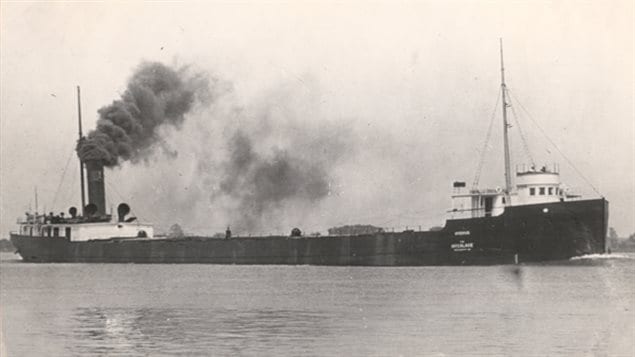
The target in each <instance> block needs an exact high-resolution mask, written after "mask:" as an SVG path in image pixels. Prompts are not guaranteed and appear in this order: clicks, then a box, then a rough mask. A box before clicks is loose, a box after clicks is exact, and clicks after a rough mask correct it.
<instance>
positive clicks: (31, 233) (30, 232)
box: [29, 227, 33, 237]
mask: <svg viewBox="0 0 635 357" xmlns="http://www.w3.org/2000/svg"><path fill="white" fill-rule="evenodd" d="M29 235H30V236H31V237H33V227H31V229H29Z"/></svg>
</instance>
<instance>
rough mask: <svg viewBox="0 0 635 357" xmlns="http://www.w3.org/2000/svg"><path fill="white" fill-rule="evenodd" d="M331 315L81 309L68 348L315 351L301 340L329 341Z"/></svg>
mask: <svg viewBox="0 0 635 357" xmlns="http://www.w3.org/2000/svg"><path fill="white" fill-rule="evenodd" d="M332 317H333V316H331V315H330V314H327V313H325V312H319V311H313V312H311V311H294V310H247V311H245V310H241V311H238V310H231V309H220V310H219V309H215V310H208V309H181V308H175V309H159V308H156V309H153V308H137V309H134V308H80V309H77V310H76V312H75V314H74V315H73V317H72V325H73V327H72V330H71V331H72V332H71V333H72V335H73V337H74V340H75V341H78V342H79V343H77V344H75V345H72V346H69V348H70V349H71V351H69V352H71V354H78V355H84V354H88V353H90V354H93V353H98V354H99V353H103V354H108V355H131V354H142V355H144V354H151V355H162V354H164V355H174V354H186V355H208V354H209V353H210V352H211V351H214V354H216V355H218V354H234V353H238V352H240V353H247V354H251V353H253V354H262V353H266V352H267V351H268V352H271V351H272V350H273V349H275V348H276V347H279V345H280V344H281V343H286V344H289V345H291V346H295V347H294V348H297V351H295V352H297V353H305V352H310V351H304V350H303V348H306V347H302V345H303V343H302V342H307V341H309V340H310V341H312V342H316V340H320V339H326V338H327V337H328V336H329V328H328V321H329V320H330V319H331V318H332ZM304 345H306V344H304ZM287 347H288V346H287Z"/></svg>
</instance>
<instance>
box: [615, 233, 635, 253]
mask: <svg viewBox="0 0 635 357" xmlns="http://www.w3.org/2000/svg"><path fill="white" fill-rule="evenodd" d="M609 247H611V251H612V252H635V234H631V235H630V237H628V238H626V239H624V238H615V237H609Z"/></svg>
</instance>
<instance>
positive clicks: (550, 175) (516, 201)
mask: <svg viewBox="0 0 635 357" xmlns="http://www.w3.org/2000/svg"><path fill="white" fill-rule="evenodd" d="M464 187H465V184H464V183H463V182H455V184H454V193H453V194H452V209H451V210H450V214H451V218H454V219H456V218H477V217H490V216H498V215H501V214H502V213H503V212H505V207H506V206H521V205H531V204H538V203H549V202H558V201H565V200H569V199H572V198H576V197H578V196H575V195H569V194H567V193H566V190H565V188H564V186H563V185H562V183H561V182H560V174H559V172H558V170H557V166H554V167H553V168H551V169H548V168H547V167H546V166H543V167H542V168H541V169H539V170H536V169H535V168H533V167H532V168H530V169H529V170H522V171H517V172H516V185H515V186H514V187H513V189H512V191H511V192H509V194H508V195H507V194H506V193H505V191H504V190H503V189H502V188H496V189H471V190H466V189H464Z"/></svg>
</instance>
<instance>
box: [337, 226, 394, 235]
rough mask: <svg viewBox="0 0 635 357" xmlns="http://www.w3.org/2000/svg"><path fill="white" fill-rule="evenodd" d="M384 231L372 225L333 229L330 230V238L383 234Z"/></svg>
mask: <svg viewBox="0 0 635 357" xmlns="http://www.w3.org/2000/svg"><path fill="white" fill-rule="evenodd" d="M383 231H384V229H383V228H380V227H375V226H371V225H370V224H355V225H351V226H341V227H333V228H329V230H328V232H329V235H330V236H352V235H358V234H373V233H381V232H383Z"/></svg>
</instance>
